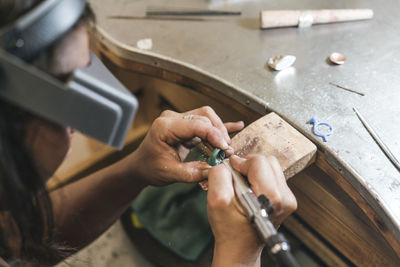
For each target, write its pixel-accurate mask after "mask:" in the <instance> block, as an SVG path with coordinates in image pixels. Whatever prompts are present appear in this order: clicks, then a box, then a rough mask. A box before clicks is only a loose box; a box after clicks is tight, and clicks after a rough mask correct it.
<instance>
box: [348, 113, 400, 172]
mask: <svg viewBox="0 0 400 267" xmlns="http://www.w3.org/2000/svg"><path fill="white" fill-rule="evenodd" d="M353 110H354V112H355V113H356V115H357V117H358V118H359V119H360V121H361V123H362V124H363V125H364V127H365V128H366V129H367V131H368V132H369V134H370V135H371V136H372V138H373V139H374V140H375V142H376V143H377V144H378V145H379V147H380V148H381V149H382V151H383V152H384V153H385V155H386V156H387V157H388V158H389V160H390V161H391V162H392V163H393V165H394V166H395V167H396V169H397V170H398V171H399V172H400V162H399V161H398V160H397V158H396V157H395V156H394V155H393V153H392V152H391V151H390V149H389V148H388V147H387V146H386V144H385V143H384V142H383V141H382V139H381V138H380V137H379V136H378V134H377V133H376V132H375V131H374V129H372V127H371V126H370V125H369V124H368V122H367V121H366V120H365V119H364V117H363V116H362V115H361V114H360V112H358V110H357V109H356V108H353Z"/></svg>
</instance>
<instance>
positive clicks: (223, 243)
mask: <svg viewBox="0 0 400 267" xmlns="http://www.w3.org/2000/svg"><path fill="white" fill-rule="evenodd" d="M230 162H231V164H232V167H233V168H234V169H236V170H237V171H239V172H240V173H242V174H243V175H244V176H247V178H248V181H249V182H250V184H251V188H252V190H253V191H254V193H255V194H256V195H257V196H259V195H261V194H264V195H265V196H267V197H268V198H269V199H270V201H271V202H272V203H273V204H274V207H275V211H274V212H273V213H272V214H271V215H270V220H271V222H272V223H273V224H274V226H275V227H278V226H279V225H280V224H281V223H282V221H283V220H284V219H285V218H286V217H287V216H288V215H290V214H291V213H292V212H293V211H295V210H296V208H297V201H296V198H295V197H294V195H293V193H292V192H291V190H290V189H289V187H288V186H287V184H286V179H285V177H284V175H283V172H282V169H281V167H280V165H279V162H278V160H277V159H276V158H275V157H264V156H249V157H247V158H245V159H244V158H239V157H237V156H232V157H231V158H230ZM207 202H208V206H207V211H208V217H209V221H210V224H211V228H212V230H213V233H214V237H215V248H214V259H213V266H214V267H215V266H260V255H261V251H262V249H263V247H264V244H263V243H262V242H261V241H260V239H259V238H258V235H257V232H256V229H255V228H254V227H253V226H252V225H251V224H250V222H249V220H248V218H247V217H246V214H245V213H244V210H243V208H242V207H241V205H240V203H239V202H238V201H237V197H236V196H235V191H234V187H233V181H232V175H231V173H230V172H229V171H228V169H227V168H226V167H225V166H224V165H223V164H221V165H219V166H217V167H214V168H212V169H211V170H210V171H209V175H208V196H207Z"/></svg>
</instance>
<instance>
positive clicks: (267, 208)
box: [222, 159, 299, 267]
mask: <svg viewBox="0 0 400 267" xmlns="http://www.w3.org/2000/svg"><path fill="white" fill-rule="evenodd" d="M222 163H223V164H224V165H225V166H226V167H227V168H228V170H229V171H230V172H231V173H232V178H233V183H234V188H235V193H236V196H237V197H238V198H239V201H240V203H241V204H242V206H243V208H244V209H245V210H246V212H247V214H248V216H249V219H250V222H252V223H254V225H255V227H256V228H257V230H258V232H259V234H260V237H261V239H262V241H263V242H264V243H265V244H266V246H267V248H268V252H269V253H270V254H271V255H272V256H274V257H275V259H276V261H277V262H278V264H279V265H280V266H285V267H297V266H299V264H298V263H297V262H296V260H295V258H294V257H293V255H292V253H291V252H290V246H289V243H288V241H287V240H286V239H285V237H284V236H283V235H282V234H280V233H278V232H277V231H276V229H275V227H274V225H273V224H272V223H271V221H270V220H269V214H270V213H272V212H273V205H272V204H271V203H270V202H269V200H268V199H267V198H266V197H265V196H264V195H261V196H259V197H258V198H257V197H256V195H255V194H254V193H253V191H252V190H251V188H250V187H249V186H248V185H247V183H246V181H245V180H244V178H243V176H242V175H241V174H240V173H239V172H237V171H236V170H234V169H233V168H232V166H231V163H230V161H229V159H224V160H223V161H222Z"/></svg>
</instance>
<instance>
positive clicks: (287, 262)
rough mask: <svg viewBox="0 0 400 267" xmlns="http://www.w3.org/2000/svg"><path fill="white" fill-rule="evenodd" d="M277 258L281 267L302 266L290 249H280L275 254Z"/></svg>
mask: <svg viewBox="0 0 400 267" xmlns="http://www.w3.org/2000/svg"><path fill="white" fill-rule="evenodd" d="M275 259H276V261H277V263H278V265H279V266H281V267H300V265H299V264H298V263H297V261H296V259H295V258H294V257H293V254H292V253H291V252H290V251H282V250H281V251H279V252H278V253H277V254H275Z"/></svg>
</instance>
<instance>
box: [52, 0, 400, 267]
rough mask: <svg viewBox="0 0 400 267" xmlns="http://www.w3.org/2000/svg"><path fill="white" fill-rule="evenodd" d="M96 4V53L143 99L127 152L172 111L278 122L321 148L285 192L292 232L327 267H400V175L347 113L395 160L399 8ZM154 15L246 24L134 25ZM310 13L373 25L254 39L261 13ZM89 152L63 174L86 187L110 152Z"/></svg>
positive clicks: (312, 2) (280, 32)
mask: <svg viewBox="0 0 400 267" xmlns="http://www.w3.org/2000/svg"><path fill="white" fill-rule="evenodd" d="M91 2H92V6H93V9H94V11H95V13H96V16H97V26H96V32H95V38H94V40H95V41H94V49H95V50H96V52H97V53H98V54H99V55H101V56H102V59H103V60H104V62H106V64H107V65H108V66H109V67H110V69H112V70H113V71H114V73H115V74H116V75H117V76H118V77H119V78H120V79H121V80H122V81H123V82H124V83H125V84H126V85H127V86H128V87H129V88H130V89H131V90H132V91H133V92H136V93H137V94H138V95H139V96H140V99H141V104H142V107H141V112H140V113H139V118H138V119H137V120H136V122H135V125H136V128H135V129H136V130H134V131H132V133H131V135H130V139H129V140H128V143H129V144H131V143H135V142H137V141H138V140H140V138H141V137H142V136H143V134H144V133H145V132H146V129H147V128H148V125H149V124H150V123H151V121H152V119H154V118H155V117H156V116H157V114H158V112H159V111H160V110H161V109H163V108H165V107H167V108H174V109H176V110H179V111H185V110H188V109H192V108H195V107H199V106H201V105H205V104H207V105H210V106H212V107H213V108H215V109H216V110H217V112H218V113H219V114H221V115H222V117H223V119H225V120H240V119H242V120H245V121H246V122H251V121H254V120H255V119H256V118H258V117H260V116H261V115H264V114H266V113H269V112H271V111H274V112H276V113H278V114H279V115H280V116H281V117H283V118H285V119H286V121H287V122H289V123H290V124H291V125H293V126H294V127H295V128H297V129H298V130H299V131H300V132H301V133H302V134H303V135H305V136H306V137H308V138H309V139H310V140H312V141H313V142H314V143H315V144H317V146H318V148H319V153H318V158H317V161H316V164H314V165H313V166H311V167H310V168H308V169H307V170H305V171H303V172H302V173H301V174H299V175H297V176H296V177H295V178H293V179H292V180H291V181H290V186H291V188H292V190H293V191H294V193H295V195H296V197H297V199H298V201H299V209H298V211H297V213H296V214H295V215H294V216H292V217H290V218H289V219H288V220H287V222H286V224H285V226H287V227H288V228H289V229H290V230H291V231H292V232H293V233H294V234H295V235H296V236H298V237H299V238H300V239H301V240H302V241H303V242H304V244H306V245H307V246H308V247H310V248H311V249H312V250H313V251H315V253H316V254H317V255H318V256H319V257H320V258H321V259H322V260H323V261H325V262H326V263H327V264H328V265H331V266H332V265H351V264H355V265H360V266H361V265H362V266H396V265H397V266H399V265H400V257H399V255H400V227H399V226H400V197H399V196H400V174H399V172H398V171H397V170H396V169H395V168H394V167H393V165H392V164H391V163H390V162H389V160H388V159H387V158H386V157H385V155H384V154H383V153H382V151H381V150H380V149H379V147H378V146H377V145H376V143H375V142H374V141H373V140H372V139H371V137H370V136H369V134H368V133H367V131H366V130H365V129H364V128H363V126H362V125H361V123H360V121H359V120H358V119H357V117H356V116H355V115H354V113H353V111H352V107H357V108H358V109H359V110H360V111H361V112H362V113H363V115H364V116H366V117H367V118H368V120H369V121H370V122H371V123H372V124H373V125H374V127H375V128H376V129H379V132H380V134H381V137H382V138H383V139H384V140H385V142H386V143H387V145H388V146H389V147H390V148H391V149H392V150H393V152H394V154H395V155H400V143H399V141H398V140H399V134H398V131H399V130H400V128H399V127H400V126H399V123H395V122H396V121H398V118H399V116H400V105H399V104H398V103H399V101H400V91H399V90H398V87H399V85H400V75H399V74H400V64H398V63H399V59H400V47H399V44H400V37H399V35H398V34H397V32H396V31H397V28H398V25H399V24H400V17H399V16H397V14H396V9H397V10H399V2H398V1H396V0H389V1H385V2H384V3H383V2H380V1H378V0H368V1H352V2H348V1H345V0H340V1H335V2H332V1H328V0H325V1H317V0H303V1H289V0H283V1H279V2H273V3H272V2H271V3H270V2H269V1H261V0H260V1H257V0H254V1H232V3H230V1H217V0H216V1H199V0H197V1H194V0H191V1H188V0H187V1H179V0H173V1H166V0H159V1H155V0H148V1H124V0H115V1H112V2H110V1H106V0H96V1H91ZM150 5H153V6H154V5H156V6H167V5H168V6H169V7H171V6H176V7H182V6H183V7H197V8H216V9H226V10H240V11H242V15H241V16H239V17H229V18H227V17H223V18H211V19H208V18H205V20H203V21H184V22H183V21H174V20H168V21H166V20H143V19H137V17H141V16H144V12H145V10H146V7H147V6H150ZM311 8H312V9H319V8H372V9H373V10H374V12H375V18H374V19H373V20H371V21H360V22H351V23H340V24H330V25H318V26H313V27H312V28H309V29H297V28H285V29H272V30H259V25H258V23H259V22H258V15H259V12H260V11H261V10H264V9H311ZM110 16H133V17H136V18H135V19H133V18H132V19H115V18H110ZM145 38H151V39H152V42H153V47H152V49H151V50H140V49H138V48H137V47H136V44H137V41H139V40H141V39H145ZM335 51H338V52H342V53H344V54H345V55H346V56H347V58H348V60H347V62H346V63H345V64H344V65H343V66H333V65H330V64H329V63H328V62H327V61H326V58H327V57H328V56H329V54H330V53H332V52H335ZM281 54H291V55H295V56H296V57H297V61H296V63H295V65H294V68H291V69H289V70H287V71H283V72H274V71H272V70H270V69H269V68H268V67H267V66H266V61H267V59H268V58H269V57H272V56H276V55H281ZM330 82H333V83H336V84H339V85H341V86H345V87H350V88H353V89H355V90H358V91H362V92H363V93H365V96H360V95H357V94H353V93H350V92H348V91H344V90H341V89H339V88H337V87H333V86H332V85H330V84H329V83H330ZM313 116H315V117H317V118H318V119H319V120H324V121H328V122H330V123H331V124H332V125H333V126H334V127H335V132H334V134H333V135H332V136H330V137H329V138H328V142H326V143H324V142H322V140H320V139H319V138H318V137H316V136H314V135H313V134H312V131H311V125H309V124H307V121H309V119H310V118H311V117H313ZM78 139H79V138H77V141H76V142H78V143H79V142H80V141H79V140H80V139H79V140H78ZM83 139H84V138H83ZM83 139H82V140H83ZM91 149H93V151H97V152H96V153H97V156H95V157H94V158H93V156H90V160H89V161H88V162H89V163H90V164H89V163H88V162H87V161H85V162H84V163H77V165H74V164H75V163H71V165H69V166H66V167H64V168H63V169H61V170H60V171H59V173H58V175H59V176H60V177H63V176H68V177H79V176H80V175H82V173H85V171H87V169H88V166H92V165H93V164H94V163H96V164H97V163H98V162H100V161H101V160H103V159H104V158H105V157H109V155H111V154H113V153H115V152H114V151H112V150H108V149H105V148H104V147H102V146H100V145H98V144H95V145H93V144H92V148H91ZM89 150H90V149H89ZM79 162H82V161H79ZM72 165H73V166H74V169H73V170H72V171H71V166H72Z"/></svg>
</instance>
